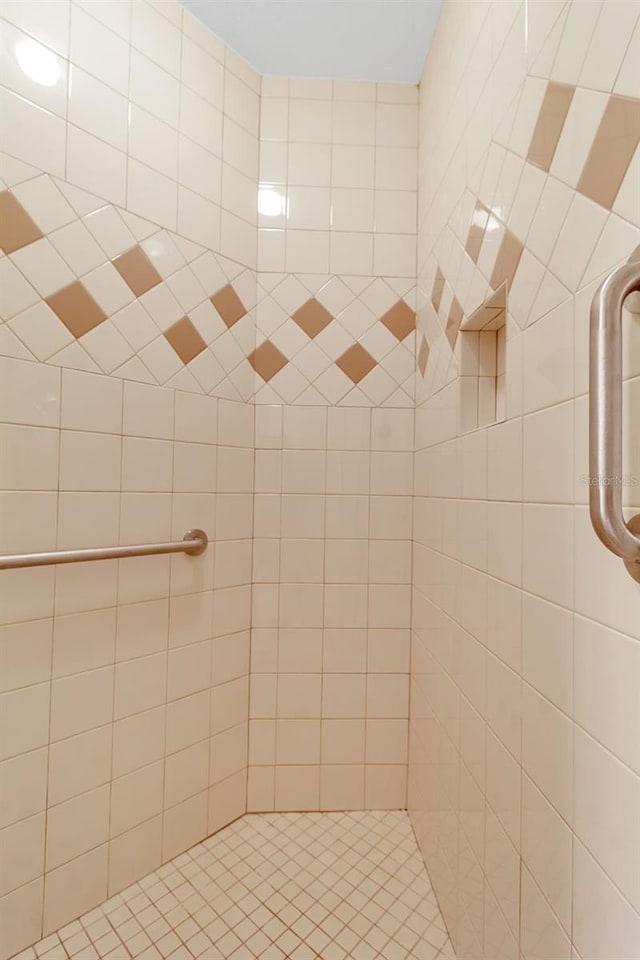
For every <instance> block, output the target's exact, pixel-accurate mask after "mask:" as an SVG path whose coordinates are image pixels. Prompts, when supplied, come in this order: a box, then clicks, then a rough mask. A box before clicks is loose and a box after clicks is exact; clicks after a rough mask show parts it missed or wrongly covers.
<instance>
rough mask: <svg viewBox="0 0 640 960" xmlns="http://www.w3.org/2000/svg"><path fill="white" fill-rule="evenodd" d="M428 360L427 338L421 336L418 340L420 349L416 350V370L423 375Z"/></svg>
mask: <svg viewBox="0 0 640 960" xmlns="http://www.w3.org/2000/svg"><path fill="white" fill-rule="evenodd" d="M428 360H429V344H428V343H427V338H426V337H423V338H422V340H421V342H420V349H419V350H418V370H419V371H420V374H421V376H423V377H424V374H425V371H426V369H427V362H428Z"/></svg>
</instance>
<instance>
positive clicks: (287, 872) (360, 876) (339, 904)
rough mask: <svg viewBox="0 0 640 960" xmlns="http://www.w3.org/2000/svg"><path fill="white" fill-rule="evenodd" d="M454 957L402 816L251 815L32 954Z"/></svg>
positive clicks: (220, 959) (27, 956) (357, 959)
mask: <svg viewBox="0 0 640 960" xmlns="http://www.w3.org/2000/svg"><path fill="white" fill-rule="evenodd" d="M36 957H37V958H38V960H45V958H46V960H66V958H72V960H96V958H104V960H107V958H108V960H127V958H129V957H135V958H139V960H192V958H202V960H254V958H261V960H284V958H288V957H290V958H291V960H314V958H316V957H319V958H321V960H345V958H353V960H375V958H379V960H453V958H454V954H453V950H452V948H451V944H450V942H449V940H448V937H447V933H446V929H445V926H444V923H443V921H442V917H441V915H440V912H439V910H438V905H437V903H436V899H435V896H434V894H433V890H432V888H431V884H430V883H429V878H428V876H427V874H426V871H425V869H424V864H423V862H422V857H421V856H420V853H419V851H418V848H417V845H416V841H415V838H414V835H413V831H412V829H411V825H410V822H409V818H408V816H407V815H406V814H405V813H402V812H395V811H394V812H376V811H374V812H366V813H360V812H358V813H287V814H281V813H280V814H266V815H263V814H260V815H258V814H250V815H249V816H246V817H243V818H242V819H241V820H237V821H236V822H235V823H233V824H231V825H230V826H228V827H225V828H224V829H223V830H221V831H220V832H219V833H217V834H215V835H214V836H213V837H209V838H208V839H207V840H205V841H204V842H203V843H199V844H198V845H197V846H195V847H192V848H191V849H190V850H188V851H187V852H186V853H183V854H181V855H180V856H178V857H176V858H175V859H174V860H172V861H170V862H169V863H166V864H165V865H164V866H162V867H160V868H159V869H158V870H156V871H154V873H151V874H149V875H148V876H146V877H144V878H143V879H142V880H140V881H138V883H134V884H133V886H131V887H128V888H127V889H126V890H123V891H122V892H121V893H119V894H117V895H116V896H115V897H112V898H111V899H110V900H108V901H107V902H106V903H103V904H102V906H100V907H98V908H97V909H95V910H91V911H90V912H89V913H87V914H86V915H85V916H83V917H80V919H79V920H75V921H74V922H73V923H70V924H68V925H67V926H66V927H63V928H62V929H61V930H59V931H58V932H57V933H54V934H51V935H49V936H48V937H46V938H45V939H44V940H42V941H41V942H40V943H37V944H35V946H34V947H30V948H29V949H28V950H26V951H24V952H22V953H21V954H19V958H20V960H35V958H36Z"/></svg>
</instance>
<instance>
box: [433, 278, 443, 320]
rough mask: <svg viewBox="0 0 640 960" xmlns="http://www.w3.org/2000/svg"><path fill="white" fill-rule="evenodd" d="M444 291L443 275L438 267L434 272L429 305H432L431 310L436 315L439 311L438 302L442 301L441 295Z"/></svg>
mask: <svg viewBox="0 0 640 960" xmlns="http://www.w3.org/2000/svg"><path fill="white" fill-rule="evenodd" d="M443 290H444V274H443V272H442V270H441V269H440V267H438V269H437V270H436V275H435V279H434V281H433V289H432V291H431V303H432V304H433V309H434V310H435V312H436V313H437V312H438V310H439V309H440V301H441V300H442V293H443Z"/></svg>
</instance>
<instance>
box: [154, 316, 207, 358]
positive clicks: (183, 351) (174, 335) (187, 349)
mask: <svg viewBox="0 0 640 960" xmlns="http://www.w3.org/2000/svg"><path fill="white" fill-rule="evenodd" d="M164 336H165V337H166V339H167V340H168V342H169V343H170V344H171V346H172V347H173V349H174V350H175V352H176V353H177V354H178V356H179V357H180V359H181V360H182V362H183V363H189V362H190V361H191V360H193V359H194V358H195V357H197V356H198V354H199V353H202V351H203V350H206V348H207V345H206V343H205V342H204V340H203V339H202V337H201V336H200V334H199V333H198V331H197V330H196V328H195V327H194V325H193V324H192V322H191V320H189V317H182V319H181V320H178V322H177V323H174V324H173V326H171V327H169V329H168V330H165V332H164Z"/></svg>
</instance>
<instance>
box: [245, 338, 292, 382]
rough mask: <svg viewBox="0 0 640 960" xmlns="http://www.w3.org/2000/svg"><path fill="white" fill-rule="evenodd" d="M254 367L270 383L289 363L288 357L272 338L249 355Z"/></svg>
mask: <svg viewBox="0 0 640 960" xmlns="http://www.w3.org/2000/svg"><path fill="white" fill-rule="evenodd" d="M247 359H248V361H249V363H250V364H251V366H252V367H253V369H254V370H255V371H256V373H258V374H259V375H260V376H261V377H262V379H263V380H264V381H265V382H266V383H268V382H269V380H271V379H272V378H273V377H275V375H276V373H279V372H280V370H282V368H283V367H285V366H286V365H287V363H288V360H287V358H286V357H285V355H284V354H283V353H281V352H280V351H279V350H278V348H277V347H276V346H274V344H273V343H271V341H270V340H265V342H264V343H262V344H261V345H260V346H259V347H257V348H256V349H255V350H254V351H253V352H252V353H250V354H249V356H248V357H247Z"/></svg>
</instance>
